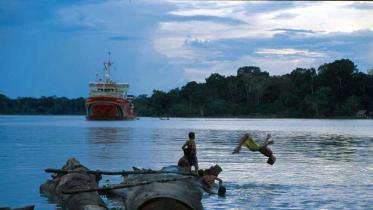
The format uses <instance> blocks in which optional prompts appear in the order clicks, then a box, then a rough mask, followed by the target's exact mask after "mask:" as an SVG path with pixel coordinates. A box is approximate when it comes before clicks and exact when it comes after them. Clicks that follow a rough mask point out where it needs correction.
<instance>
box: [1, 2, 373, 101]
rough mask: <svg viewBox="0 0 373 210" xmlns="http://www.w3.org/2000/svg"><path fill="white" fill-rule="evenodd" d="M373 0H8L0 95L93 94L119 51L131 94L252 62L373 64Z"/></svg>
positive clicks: (286, 67)
mask: <svg viewBox="0 0 373 210" xmlns="http://www.w3.org/2000/svg"><path fill="white" fill-rule="evenodd" d="M372 20H373V3H371V2H363V3H359V2H303V1H301V2H255V1H247V2H240V1H232V2H229V1H210V2H208V1H175V0H173V1H153V0H148V1H143V0H123V1H118V0H112V1H110V0H107V1H98V0H95V1H76V0H74V1H73V0H71V1H59V0H45V1H37V0H32V1H28V0H23V1H18V0H0V73H1V74H0V93H3V94H5V95H7V96H9V97H11V98H16V97H20V96H32V97H39V96H51V95H57V96H66V97H86V96H87V95H88V82H90V81H94V80H95V78H96V74H101V73H102V68H103V62H104V60H105V59H106V58H107V52H108V51H110V52H111V53H112V59H113V61H114V66H115V67H114V69H113V72H112V77H113V79H114V80H115V81H117V82H127V83H129V84H130V94H135V95H139V94H143V93H145V94H151V92H152V90H153V89H160V90H164V91H168V90H170V89H172V88H176V87H180V86H182V85H184V84H185V83H186V82H188V81H192V80H195V81H198V82H203V81H204V79H205V78H206V77H207V76H209V75H210V74H211V73H215V72H217V73H219V74H223V75H235V74H236V71H237V69H238V68H239V67H240V66H245V65H254V66H259V67H260V68H261V69H262V70H264V71H268V72H269V73H270V74H271V75H280V74H285V73H289V72H291V71H292V70H293V69H294V68H296V67H304V68H309V67H315V68H317V67H318V66H319V65H320V64H323V63H325V62H332V61H334V60H336V59H341V58H348V59H350V60H352V61H353V62H354V63H355V64H356V65H357V66H358V68H359V70H361V71H366V70H367V69H368V68H372V67H373V21H372Z"/></svg>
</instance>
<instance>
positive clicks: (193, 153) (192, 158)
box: [181, 132, 198, 172]
mask: <svg viewBox="0 0 373 210" xmlns="http://www.w3.org/2000/svg"><path fill="white" fill-rule="evenodd" d="M188 136H189V139H188V140H187V141H186V142H185V144H184V145H183V146H182V147H181V148H182V149H183V150H184V149H185V148H188V149H189V151H190V153H189V155H188V161H189V165H190V167H192V166H194V168H195V170H196V172H197V171H198V159H197V146H196V142H195V134H194V132H189V134H188Z"/></svg>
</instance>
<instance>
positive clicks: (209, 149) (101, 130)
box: [0, 116, 373, 210]
mask: <svg viewBox="0 0 373 210" xmlns="http://www.w3.org/2000/svg"><path fill="white" fill-rule="evenodd" d="M189 131H194V132H195V133H196V142H197V150H198V151H197V154H198V158H199V164H200V167H202V168H207V167H210V166H212V165H213V164H219V165H220V166H221V167H222V168H223V172H222V173H221V174H220V176H219V177H221V178H222V179H223V180H224V183H225V186H226V187H227V195H226V197H225V198H218V197H216V196H212V195H211V196H209V195H204V197H203V206H204V208H205V209H235V210H239V209H369V208H371V207H372V206H373V121H372V120H313V119H312V120H309V119H307V120H305V119H234V118H229V119H203V118H195V119H193V118H192V119H191V118H171V119H170V120H160V119H158V118H140V119H139V120H134V121H115V122H114V121H111V122H106V121H105V122H97V121H86V120H85V118H84V117H83V116H0V148H1V153H0V207H4V206H9V207H13V208H15V207H21V206H25V205H30V204H35V206H36V209H55V208H56V205H54V204H51V203H49V202H48V200H47V199H46V198H45V197H42V196H41V195H40V194H39V186H40V184H41V183H43V182H44V181H45V180H46V179H48V178H49V177H50V175H49V174H46V173H44V172H43V170H44V169H45V168H60V167H61V166H62V165H63V164H64V163H65V162H66V160H67V159H68V158H70V157H75V158H77V159H78V160H79V161H80V162H81V163H82V164H84V165H85V166H87V167H88V168H90V169H101V170H108V171H113V170H130V169H131V168H132V166H137V167H144V168H153V169H160V168H162V167H163V166H168V165H175V164H176V163H177V161H178V159H179V158H180V156H181V155H182V151H181V146H182V144H183V143H184V142H185V140H186V138H187V134H188V132H189ZM245 132H250V133H252V134H253V136H254V138H255V139H257V140H258V141H259V142H262V141H263V140H264V138H265V136H266V134H267V133H271V134H272V136H273V140H274V141H275V143H274V144H273V145H271V148H272V150H273V151H274V154H275V155H276V156H277V162H276V163H275V164H274V165H273V166H271V165H268V164H266V157H264V156H262V155H261V154H260V153H256V152H250V151H248V150H247V149H245V148H243V149H242V152H241V153H240V154H238V155H231V152H232V150H233V148H234V146H235V144H236V143H237V140H238V139H239V138H240V137H241V136H242V135H243V134H244V133H245ZM105 179H108V177H104V179H103V180H105ZM111 179H112V180H111V181H112V182H115V181H117V182H119V181H120V180H119V178H117V180H115V178H114V180H113V178H111ZM111 205H112V204H111Z"/></svg>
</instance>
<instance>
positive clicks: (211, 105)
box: [0, 59, 373, 118]
mask: <svg viewBox="0 0 373 210" xmlns="http://www.w3.org/2000/svg"><path fill="white" fill-rule="evenodd" d="M134 103H135V110H136V112H137V113H138V115H140V116H171V117H174V116H177V117H229V116H238V117H304V118H324V117H351V116H355V114H356V112H357V111H358V110H361V109H365V110H370V111H373V70H369V71H368V72H367V73H364V72H361V71H359V70H358V69H357V67H356V65H355V64H354V63H353V62H352V61H350V60H348V59H342V60H336V61H334V62H332V63H326V64H323V65H321V66H320V67H319V68H318V69H317V70H316V69H314V68H310V69H303V68H297V69H295V70H293V71H292V72H291V73H289V74H285V75H281V76H270V75H269V73H268V72H266V71H261V70H260V68H259V67H254V66H244V67H241V68H239V69H238V70H237V75H236V76H227V77H226V76H222V75H219V74H217V73H215V74H212V75H210V76H209V77H208V78H206V82H204V83H197V82H194V81H192V82H189V83H187V84H186V85H185V86H183V87H181V88H175V89H172V90H170V91H168V92H164V91H160V90H154V91H153V94H152V95H151V96H147V95H139V96H138V97H136V99H135V101H134ZM84 113H85V110H84V98H77V99H68V98H65V97H55V96H53V97H41V98H39V99H35V98H29V97H25V98H17V99H9V98H7V97H6V96H5V95H1V94H0V114H84Z"/></svg>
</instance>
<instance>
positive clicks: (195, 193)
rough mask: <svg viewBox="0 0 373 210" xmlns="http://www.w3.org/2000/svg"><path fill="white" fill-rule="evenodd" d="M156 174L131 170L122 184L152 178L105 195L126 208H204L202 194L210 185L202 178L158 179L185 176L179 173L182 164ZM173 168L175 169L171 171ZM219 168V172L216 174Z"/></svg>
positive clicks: (160, 209)
mask: <svg viewBox="0 0 373 210" xmlns="http://www.w3.org/2000/svg"><path fill="white" fill-rule="evenodd" d="M161 171H162V173H157V174H131V175H128V176H127V177H124V182H123V184H131V183H141V182H143V181H146V182H150V183H149V184H146V185H141V186H133V187H131V188H125V189H115V190H110V191H107V192H106V193H107V194H106V196H107V197H108V198H109V199H114V200H117V201H119V202H122V203H123V204H124V205H125V206H126V209H127V210H138V209H141V210H165V209H178V210H202V209H203V207H202V203H201V200H202V194H203V192H204V191H205V190H206V191H207V192H209V193H212V194H216V193H214V192H212V191H211V190H210V189H207V188H206V187H205V185H204V184H203V181H202V180H203V178H202V177H199V176H193V177H191V178H190V179H180V180H175V181H172V182H164V183H162V182H157V181H156V180H160V179H179V178H182V177H185V176H183V175H180V174H178V173H175V172H177V171H180V168H178V167H177V166H172V167H168V168H164V169H162V170H161ZM171 172H172V173H171ZM218 173H220V171H219V172H217V174H216V176H217V175H218Z"/></svg>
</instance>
